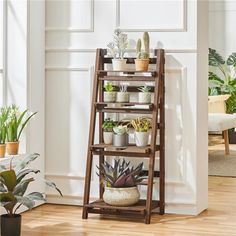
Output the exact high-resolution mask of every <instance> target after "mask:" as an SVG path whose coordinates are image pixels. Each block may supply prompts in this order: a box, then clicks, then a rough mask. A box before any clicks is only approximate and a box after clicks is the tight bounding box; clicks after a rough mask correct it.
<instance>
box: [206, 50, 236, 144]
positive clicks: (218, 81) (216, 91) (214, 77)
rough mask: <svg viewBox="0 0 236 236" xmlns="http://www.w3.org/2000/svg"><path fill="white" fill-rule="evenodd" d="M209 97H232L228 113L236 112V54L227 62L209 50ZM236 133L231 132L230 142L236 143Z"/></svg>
mask: <svg viewBox="0 0 236 236" xmlns="http://www.w3.org/2000/svg"><path fill="white" fill-rule="evenodd" d="M208 56H209V58H208V64H209V72H208V81H209V88H208V95H209V96H218V95H230V96H229V98H228V99H227V100H226V112H227V113H230V114H232V113H235V112H236V53H232V54H231V55H230V56H229V57H228V58H227V59H226V60H225V59H224V58H223V57H222V56H221V55H220V54H219V53H218V52H217V51H216V50H215V49H212V48H209V54H208ZM234 140H236V132H234V130H233V129H232V130H229V142H230V143H234V144H235V143H236V142H235V141H234Z"/></svg>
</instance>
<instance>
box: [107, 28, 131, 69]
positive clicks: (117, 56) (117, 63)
mask: <svg viewBox="0 0 236 236" xmlns="http://www.w3.org/2000/svg"><path fill="white" fill-rule="evenodd" d="M107 47H108V53H109V54H110V55H111V56H112V57H113V59H112V65H113V70H115V71H123V70H125V69H126V59H124V54H125V51H126V49H127V47H128V37H127V34H124V33H122V32H121V31H120V29H116V30H115V32H114V36H113V42H110V43H109V44H108V45H107Z"/></svg>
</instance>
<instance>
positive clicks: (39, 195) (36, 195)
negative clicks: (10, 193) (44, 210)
mask: <svg viewBox="0 0 236 236" xmlns="http://www.w3.org/2000/svg"><path fill="white" fill-rule="evenodd" d="M26 197H27V198H29V199H31V200H33V201H36V200H37V201H44V202H45V201H46V199H45V197H44V196H43V194H42V193H39V192H32V193H30V194H28V195H27V196H26Z"/></svg>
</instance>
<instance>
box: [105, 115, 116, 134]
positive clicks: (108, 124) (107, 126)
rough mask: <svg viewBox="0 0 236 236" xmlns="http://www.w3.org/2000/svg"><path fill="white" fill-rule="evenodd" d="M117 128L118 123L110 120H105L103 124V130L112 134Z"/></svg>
mask: <svg viewBox="0 0 236 236" xmlns="http://www.w3.org/2000/svg"><path fill="white" fill-rule="evenodd" d="M115 126H116V122H115V121H113V120H111V119H110V118H107V119H105V121H104V122H103V124H102V128H103V130H104V131H106V132H112V131H113V128H114V127H115Z"/></svg>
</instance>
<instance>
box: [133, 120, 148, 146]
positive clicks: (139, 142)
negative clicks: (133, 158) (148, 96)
mask: <svg viewBox="0 0 236 236" xmlns="http://www.w3.org/2000/svg"><path fill="white" fill-rule="evenodd" d="M131 125H132V126H133V128H134V130H135V133H134V139H135V143H136V146H138V147H145V146H147V145H148V139H149V131H150V129H151V119H150V118H148V117H139V118H136V119H133V120H132V121H131Z"/></svg>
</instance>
